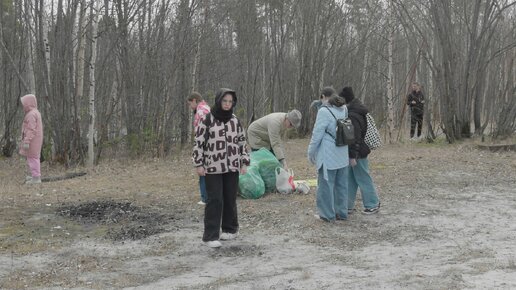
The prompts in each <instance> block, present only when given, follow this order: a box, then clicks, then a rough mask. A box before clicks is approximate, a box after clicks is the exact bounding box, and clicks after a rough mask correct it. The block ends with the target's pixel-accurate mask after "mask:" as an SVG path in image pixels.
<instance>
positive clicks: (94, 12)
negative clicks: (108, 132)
mask: <svg viewBox="0 0 516 290" xmlns="http://www.w3.org/2000/svg"><path fill="white" fill-rule="evenodd" d="M91 2H92V3H91V4H90V5H91V18H92V20H91V25H92V31H91V60H90V97H89V100H90V101H89V113H90V119H89V126H88V166H90V167H93V165H94V164H95V163H94V162H95V151H94V142H93V140H94V137H95V135H96V134H95V133H96V130H95V119H96V112H95V84H96V79H95V67H96V63H97V38H98V32H97V31H98V15H99V1H96V0H92V1H91Z"/></svg>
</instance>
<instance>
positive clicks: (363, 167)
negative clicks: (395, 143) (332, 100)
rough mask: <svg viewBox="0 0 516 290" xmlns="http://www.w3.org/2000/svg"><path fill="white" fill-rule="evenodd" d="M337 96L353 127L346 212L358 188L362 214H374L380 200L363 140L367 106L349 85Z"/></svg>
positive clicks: (353, 205)
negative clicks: (342, 102)
mask: <svg viewBox="0 0 516 290" xmlns="http://www.w3.org/2000/svg"><path fill="white" fill-rule="evenodd" d="M339 96H341V97H342V98H344V99H345V100H346V107H347V108H348V116H349V118H350V119H351V123H353V128H354V129H355V138H356V141H355V143H354V144H352V145H349V146H348V148H349V165H350V166H351V167H350V170H349V171H348V172H349V176H348V214H352V213H353V210H354V207H355V199H356V196H357V190H358V189H359V188H360V192H361V193H362V203H363V205H364V210H363V211H362V213H363V214H374V213H377V212H378V211H379V210H380V200H379V198H378V192H377V191H376V187H375V185H374V182H373V179H372V178H371V175H370V174H369V160H367V155H369V153H371V149H369V147H368V146H367V144H366V143H365V142H364V137H365V135H366V131H367V118H366V114H367V113H368V110H367V108H366V107H365V106H364V105H363V104H362V102H361V101H360V100H359V99H356V98H355V95H354V94H353V89H352V88H351V87H344V88H343V89H342V91H341V92H340V94H339Z"/></svg>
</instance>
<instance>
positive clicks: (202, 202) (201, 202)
mask: <svg viewBox="0 0 516 290" xmlns="http://www.w3.org/2000/svg"><path fill="white" fill-rule="evenodd" d="M197 204H198V205H206V203H205V202H204V201H202V200H199V202H198V203H197Z"/></svg>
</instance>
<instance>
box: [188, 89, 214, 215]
mask: <svg viewBox="0 0 516 290" xmlns="http://www.w3.org/2000/svg"><path fill="white" fill-rule="evenodd" d="M187 102H188V106H189V107H190V109H192V111H193V112H194V120H193V129H194V134H195V132H196V131H197V126H199V123H200V122H204V119H205V118H206V115H208V114H209V113H210V106H208V104H207V103H206V102H205V101H204V100H203V98H202V96H201V94H199V93H198V92H192V93H191V94H190V96H189V97H188V99H187ZM199 191H200V192H201V200H200V201H199V202H198V203H197V204H200V205H206V199H207V197H206V180H205V178H204V176H199Z"/></svg>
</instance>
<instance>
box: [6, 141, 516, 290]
mask: <svg viewBox="0 0 516 290" xmlns="http://www.w3.org/2000/svg"><path fill="white" fill-rule="evenodd" d="M307 144H308V140H306V139H301V140H300V139H293V140H289V141H288V143H287V156H290V158H289V165H290V167H292V168H293V170H294V173H295V175H296V179H313V178H316V177H315V170H314V168H313V167H311V166H310V165H309V164H308V162H307V160H306V157H305V155H306V148H307ZM189 152H190V151H189V150H185V151H184V152H183V154H182V155H181V156H179V155H180V154H176V157H170V158H168V159H166V160H153V159H145V160H143V159H140V160H135V159H126V160H124V161H109V160H103V161H102V162H101V164H100V165H99V166H97V167H95V168H94V169H84V168H78V169H76V171H77V172H80V171H86V172H87V174H86V175H85V176H81V177H77V178H73V179H67V180H62V181H54V182H46V183H42V184H41V185H36V186H26V185H22V183H23V180H24V177H25V173H24V162H23V161H21V160H20V159H19V158H9V159H2V160H0V181H1V185H0V206H1V211H0V288H1V289H24V288H30V289H64V288H66V289H70V288H72V289H121V288H125V289H516V242H515V240H516V222H515V221H516V220H515V217H516V153H515V152H497V153H493V152H489V151H482V150H479V149H477V148H476V147H475V146H474V145H473V143H462V144H454V145H447V144H443V143H434V144H425V143H411V142H405V143H400V144H395V145H386V146H384V147H382V148H381V149H379V150H377V151H375V152H373V153H372V154H371V155H370V164H371V171H372V176H373V178H374V181H375V183H376V185H377V187H378V190H379V194H380V199H381V203H382V208H381V210H380V212H379V213H378V214H375V215H363V214H361V213H360V210H361V209H362V205H361V201H360V200H358V201H357V208H358V210H359V211H357V212H356V213H354V214H352V215H351V216H350V218H349V219H348V220H347V221H342V222H336V223H325V222H322V221H320V220H316V219H315V218H314V214H315V213H316V212H315V188H312V189H311V191H310V193H309V194H307V195H280V194H268V195H266V196H264V197H263V198H261V199H258V200H245V199H241V198H239V199H238V210H239V221H240V226H241V228H240V235H239V236H238V238H237V239H235V240H232V241H228V242H224V243H223V246H222V248H219V249H211V248H208V247H206V246H204V245H203V244H202V243H201V235H202V229H203V223H202V220H203V207H202V206H200V205H198V204H197V201H198V200H199V194H198V190H197V177H196V176H194V170H193V169H192V167H191V163H190V158H189V154H190V153H189ZM42 172H43V175H44V176H60V175H64V174H66V173H71V172H73V171H72V170H65V169H63V168H62V167H60V166H56V165H54V166H49V165H48V164H47V163H46V162H45V163H43V166H42Z"/></svg>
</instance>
